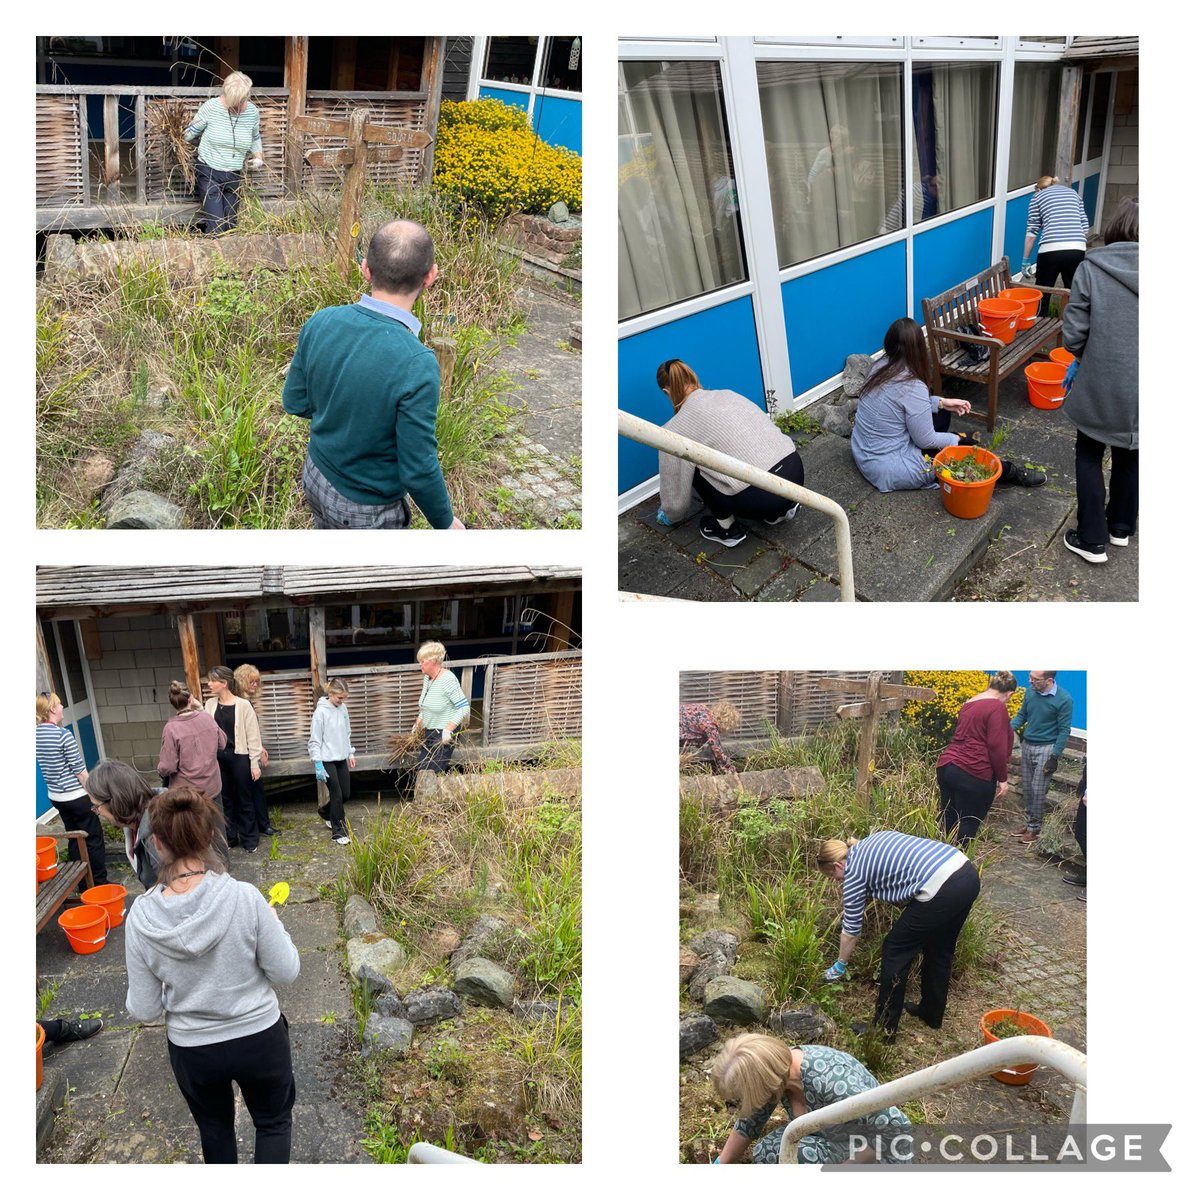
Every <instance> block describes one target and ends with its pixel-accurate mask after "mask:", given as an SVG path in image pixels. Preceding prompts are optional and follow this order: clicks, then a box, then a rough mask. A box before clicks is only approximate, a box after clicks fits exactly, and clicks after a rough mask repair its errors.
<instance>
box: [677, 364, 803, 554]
mask: <svg viewBox="0 0 1200 1200" xmlns="http://www.w3.org/2000/svg"><path fill="white" fill-rule="evenodd" d="M656 379H657V381H658V386H659V387H660V388H661V389H662V390H663V392H664V393H665V394H666V397H667V399H668V400H670V402H671V407H672V408H673V409H674V410H675V415H674V416H673V417H672V418H671V419H670V420H669V421H668V422H667V423H666V425H664V426H663V428H664V429H669V430H671V432H672V433H678V434H679V435H681V436H682V437H686V438H691V439H692V440H693V441H696V442H700V443H701V444H703V445H705V446H708V447H710V448H711V449H713V450H717V451H720V453H722V454H728V455H731V456H732V457H733V458H736V459H740V460H741V461H742V462H744V463H746V464H748V465H749V466H752V467H759V468H760V469H762V470H764V471H769V472H770V473H771V474H772V475H778V476H779V478H780V479H786V480H788V481H789V482H790V483H795V484H799V485H800V486H803V485H804V464H803V463H802V462H801V461H800V455H799V454H798V453H797V452H796V447H795V444H794V443H793V442H792V439H791V438H790V437H788V435H787V434H786V433H784V432H783V431H782V430H781V429H780V428H779V427H778V426H777V425H776V424H775V422H774V421H772V420H771V418H770V416H768V415H767V413H766V412H764V411H763V410H762V409H761V408H759V406H758V405H757V404H755V403H753V401H750V400H747V399H746V397H745V396H739V395H738V394H737V392H731V391H728V390H726V389H723V388H722V389H718V390H712V391H710V390H708V389H706V388H702V387H701V386H700V380H699V379H697V378H696V373H695V372H694V371H693V370H692V369H691V367H689V366H688V365H687V363H685V362H681V361H680V360H679V359H677V358H669V359H667V361H666V362H664V363H662V364H661V365H660V366H659V368H658V372H657V375H656ZM693 489H695V491H696V492H697V494H698V495H699V496H700V499H701V500H703V501H704V505H705V507H706V508H707V509H708V513H709V515H708V516H706V517H704V518H703V519H702V520H701V522H700V535H701V536H702V537H705V538H707V539H708V540H709V541H710V542H720V544H721V545H722V546H736V545H738V543H739V542H741V541H743V540H745V537H746V527H745V526H744V525H743V524H742V523H741V522H740V521H739V520H738V518H739V517H745V518H747V519H751V518H752V519H754V520H758V521H763V522H764V523H765V524H767V525H778V524H779V523H780V522H782V521H790V520H791V519H792V517H794V516H795V515H796V510H797V509H798V508H799V507H800V506H799V504H797V503H795V502H793V501H791V500H787V499H785V498H784V497H782V496H777V495H776V494H775V493H774V492H768V491H764V490H763V489H762V488H757V487H754V486H752V485H751V484H747V483H743V482H742V481H741V480H740V479H734V478H732V477H731V476H729V475H722V474H721V473H720V472H719V471H713V470H710V469H709V468H708V467H697V466H695V465H694V464H693V463H690V462H686V461H685V460H684V459H682V458H676V457H675V456H674V455H673V454H668V453H667V452H666V451H665V450H663V451H660V452H659V455H658V495H659V503H660V504H661V506H662V509H661V511H662V515H663V518H665V520H666V522H667V524H674V523H676V522H678V521H682V520H683V518H684V517H685V516H687V511H688V509H689V508H690V507H691V503H692V490H693Z"/></svg>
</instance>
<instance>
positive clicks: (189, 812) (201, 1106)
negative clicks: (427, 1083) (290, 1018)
mask: <svg viewBox="0 0 1200 1200" xmlns="http://www.w3.org/2000/svg"><path fill="white" fill-rule="evenodd" d="M149 811H150V832H151V836H152V838H153V839H154V842H155V846H156V848H157V850H158V854H159V858H160V864H161V865H160V868H159V882H158V886H157V887H155V888H154V889H153V890H152V891H149V892H147V893H146V894H145V895H144V896H140V897H138V899H137V900H135V901H134V902H133V904H132V905H131V906H130V909H129V916H128V918H127V919H126V922H125V926H126V932H125V965H126V969H127V971H128V974H129V993H128V995H127V997H126V1000H125V1005H126V1008H128V1010H129V1013H130V1015H131V1016H132V1017H133V1018H134V1019H135V1020H137V1021H141V1022H143V1023H149V1022H152V1021H158V1020H160V1019H162V1018H163V1017H164V1016H165V1019H166V1026H167V1050H168V1053H169V1055H170V1059H171V1069H172V1070H173V1071H174V1073H175V1081H176V1082H177V1083H178V1084H179V1090H180V1091H181V1092H182V1093H183V1098H184V1099H185V1100H186V1101H187V1105H188V1108H189V1109H190V1110H191V1114H192V1118H193V1119H194V1120H195V1122H196V1125H197V1127H198V1128H199V1131H200V1146H201V1150H202V1152H203V1155H204V1161H205V1162H206V1163H235V1162H237V1138H236V1136H235V1133H234V1097H233V1084H234V1083H236V1084H237V1085H238V1087H239V1088H240V1090H241V1093H242V1099H243V1101H244V1102H245V1105H246V1108H247V1110H248V1111H249V1113H250V1116H251V1119H252V1120H253V1121H254V1130H255V1141H254V1161H255V1162H256V1163H286V1162H288V1161H289V1159H290V1157H291V1146H292V1106H293V1104H294V1103H295V1099H296V1084H295V1080H294V1078H293V1075H292V1051H291V1042H290V1039H289V1037H288V1024H287V1019H286V1018H285V1017H284V1016H283V1014H282V1013H281V1012H280V1010H279V1001H278V999H277V998H276V995H275V990H274V988H273V987H272V986H271V985H272V984H279V983H291V981H292V980H293V979H295V978H296V976H297V975H298V974H299V973H300V956H299V954H297V952H296V947H295V946H294V945H293V944H292V940H291V938H290V937H288V934H287V931H286V930H285V929H284V927H283V925H282V923H281V922H280V921H279V913H278V911H277V910H276V909H273V908H270V907H269V906H268V905H267V902H266V900H264V899H263V896H262V893H261V892H259V890H258V889H257V888H256V887H255V886H254V885H253V884H250V883H241V882H239V881H238V880H236V879H234V878H232V877H231V876H230V875H227V874H226V873H225V866H224V864H223V863H222V862H221V859H220V855H219V854H218V853H217V852H216V851H215V850H214V848H213V840H214V838H215V837H219V836H220V828H221V821H222V817H221V812H220V810H219V809H218V808H217V806H216V805H215V804H214V803H213V802H212V801H211V800H209V799H207V798H206V797H205V796H203V795H201V793H200V792H199V791H197V790H196V789H195V788H190V787H176V788H171V789H169V790H168V791H166V792H163V793H162V794H161V795H158V796H155V797H154V799H153V800H151V801H150V808H149Z"/></svg>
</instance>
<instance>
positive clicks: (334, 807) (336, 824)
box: [317, 758, 350, 837]
mask: <svg viewBox="0 0 1200 1200" xmlns="http://www.w3.org/2000/svg"><path fill="white" fill-rule="evenodd" d="M325 770H326V771H327V772H328V774H329V782H328V784H326V786H327V787H328V788H329V800H328V801H327V802H326V803H325V804H323V805H322V806H321V807H319V808H318V809H317V813H318V815H319V816H320V818H321V820H322V821H328V822H329V824H330V827H331V828H332V829H333V836H334V837H337V836H338V835H339V834H340V833H344V832H345V830H346V807H345V806H346V801H347V800H349V799H350V768H349V767H348V766H347V765H346V760H345V759H344V758H342V759H338V760H337V762H329V761H326V762H325Z"/></svg>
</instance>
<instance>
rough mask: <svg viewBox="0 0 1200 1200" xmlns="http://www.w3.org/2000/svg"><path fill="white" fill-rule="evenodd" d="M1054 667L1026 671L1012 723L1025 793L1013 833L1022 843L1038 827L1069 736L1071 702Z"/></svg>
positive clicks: (1033, 835) (1032, 839)
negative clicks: (1017, 737)
mask: <svg viewBox="0 0 1200 1200" xmlns="http://www.w3.org/2000/svg"><path fill="white" fill-rule="evenodd" d="M1056 676H1057V672H1056V671H1030V672H1029V686H1028V687H1027V688H1026V689H1025V698H1024V699H1023V700H1022V701H1021V707H1020V708H1019V709H1017V715H1016V716H1015V717H1013V719H1012V727H1013V729H1014V730H1017V731H1019V732H1020V733H1021V792H1022V794H1023V796H1024V797H1025V824H1024V825H1023V826H1022V827H1021V828H1020V829H1014V830H1013V836H1014V837H1016V838H1019V839H1020V840H1021V841H1022V842H1024V843H1025V844H1026V845H1029V843H1031V842H1036V841H1037V838H1038V834H1039V833H1041V831H1042V814H1043V813H1044V812H1045V811H1046V793H1047V792H1048V791H1049V790H1050V778H1051V776H1052V775H1053V774H1054V772H1055V771H1057V770H1058V758H1059V755H1060V754H1062V752H1063V750H1064V749H1066V745H1067V738H1069V737H1070V736H1071V714H1072V712H1073V711H1074V708H1075V702H1074V701H1073V700H1072V699H1071V693H1070V692H1068V691H1067V689H1066V688H1065V687H1062V686H1061V685H1060V684H1059V683H1058V680H1057V678H1056Z"/></svg>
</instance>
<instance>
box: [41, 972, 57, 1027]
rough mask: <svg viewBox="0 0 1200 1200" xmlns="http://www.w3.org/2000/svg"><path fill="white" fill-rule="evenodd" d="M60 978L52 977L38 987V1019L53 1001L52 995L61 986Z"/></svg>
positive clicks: (45, 1012)
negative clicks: (43, 985)
mask: <svg viewBox="0 0 1200 1200" xmlns="http://www.w3.org/2000/svg"><path fill="white" fill-rule="evenodd" d="M62 982H63V981H62V980H61V979H52V980H51V981H50V982H49V983H48V984H46V986H45V987H42V988H38V994H37V1015H38V1020H39V1021H40V1020H41V1019H42V1017H44V1016H45V1015H46V1014H47V1013H48V1012H49V1011H50V1005H51V1004H53V1003H54V997H55V996H57V995H58V989H59V988H60V987H62Z"/></svg>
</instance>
